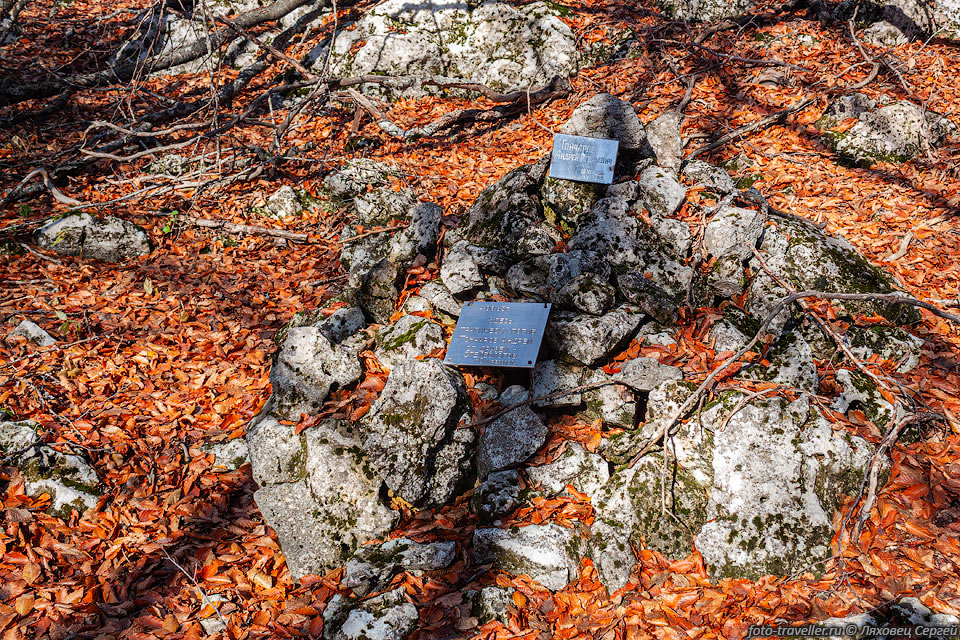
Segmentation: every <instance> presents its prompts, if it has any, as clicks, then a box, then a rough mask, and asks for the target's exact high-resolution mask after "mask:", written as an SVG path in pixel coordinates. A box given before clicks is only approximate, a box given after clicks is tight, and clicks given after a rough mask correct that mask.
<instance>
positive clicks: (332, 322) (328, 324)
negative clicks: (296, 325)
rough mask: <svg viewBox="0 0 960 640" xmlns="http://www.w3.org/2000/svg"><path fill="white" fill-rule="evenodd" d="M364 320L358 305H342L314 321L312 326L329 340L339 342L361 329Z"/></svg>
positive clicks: (332, 342) (334, 342) (333, 342)
mask: <svg viewBox="0 0 960 640" xmlns="http://www.w3.org/2000/svg"><path fill="white" fill-rule="evenodd" d="M365 324H366V321H365V320H364V318H363V310H362V309H360V307H343V308H341V309H337V310H336V311H334V312H333V313H332V314H330V315H329V316H327V317H326V318H324V319H323V320H320V321H319V322H317V323H315V324H314V326H315V327H316V328H317V329H318V330H319V331H320V333H322V334H323V335H324V337H325V338H326V339H327V340H329V341H330V342H331V344H340V343H341V342H343V341H344V340H346V339H347V338H349V337H350V336H352V335H354V334H355V333H357V331H360V329H363V327H364V325H365Z"/></svg>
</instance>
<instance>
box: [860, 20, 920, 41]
mask: <svg viewBox="0 0 960 640" xmlns="http://www.w3.org/2000/svg"><path fill="white" fill-rule="evenodd" d="M860 39H861V40H863V41H864V42H866V43H867V44H872V45H874V46H877V47H899V46H900V45H902V44H907V43H908V42H910V38H908V37H907V36H906V35H904V33H903V31H901V30H900V29H898V28H897V27H896V26H894V25H892V24H890V23H889V22H885V21H880V22H874V23H873V24H872V25H870V26H869V27H867V28H866V29H864V30H863V31H862V32H861V33H860Z"/></svg>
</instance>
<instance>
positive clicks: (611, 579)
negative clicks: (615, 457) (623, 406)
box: [591, 382, 873, 591]
mask: <svg viewBox="0 0 960 640" xmlns="http://www.w3.org/2000/svg"><path fill="white" fill-rule="evenodd" d="M689 393H690V389H689V385H687V384H686V383H679V382H668V383H665V384H664V385H661V387H658V388H657V389H656V390H655V391H654V392H651V394H650V397H649V399H648V410H647V423H646V424H645V425H644V427H642V429H640V430H639V431H640V433H638V434H636V435H635V436H632V435H631V434H630V433H629V432H624V433H623V434H621V437H620V439H623V440H628V441H629V440H631V439H632V441H634V442H636V443H637V446H643V443H644V442H646V441H647V440H646V439H647V438H649V437H651V436H652V435H653V434H655V433H656V432H657V430H658V428H659V426H660V424H661V422H660V421H661V420H665V419H669V417H670V416H671V415H673V414H674V413H675V411H676V408H677V407H678V406H679V405H680V404H681V403H682V402H683V399H684V398H685V397H686V395H687V394H689ZM743 397H744V396H743V394H741V393H739V392H725V393H722V394H720V395H719V396H718V397H717V399H716V400H714V401H713V402H711V403H709V404H708V405H706V406H705V407H704V409H703V411H702V412H701V414H700V419H699V421H691V422H690V423H687V424H685V425H683V426H681V427H680V428H679V429H678V430H677V432H676V433H675V434H674V435H673V437H672V438H671V444H670V453H671V456H670V464H669V466H668V475H667V477H668V479H669V482H670V487H669V490H668V492H667V501H668V504H667V506H668V508H670V509H671V510H672V511H673V513H674V514H675V515H676V516H677V517H678V518H679V519H680V520H681V521H682V522H683V523H684V525H686V526H681V525H679V524H677V521H676V520H674V519H672V518H662V517H661V515H660V507H661V501H662V496H661V492H660V483H661V479H662V472H663V470H662V467H663V458H662V454H661V452H660V451H658V450H656V449H655V450H654V451H652V452H651V453H649V454H647V455H645V456H644V457H643V458H641V459H640V460H639V461H638V462H637V463H636V464H635V465H634V466H633V467H628V468H624V469H622V470H620V471H618V472H617V473H615V474H614V475H613V476H611V478H610V480H609V481H608V482H607V484H606V486H605V487H604V488H603V489H602V490H601V491H600V492H599V495H597V496H595V497H594V500H593V503H594V507H595V509H596V515H595V522H594V525H593V528H592V532H593V541H592V543H591V544H592V557H593V559H594V564H595V565H596V566H597V569H598V571H599V572H600V576H601V578H602V579H603V580H604V583H605V584H606V585H607V587H608V589H610V590H611V591H613V590H615V589H619V588H620V587H622V586H623V585H624V584H626V582H627V580H628V578H629V576H630V573H631V569H632V567H633V564H634V556H633V552H632V550H631V549H630V545H631V544H633V545H637V544H639V542H640V540H641V538H642V539H644V540H646V544H647V545H648V546H649V547H650V548H653V549H656V550H657V551H660V552H661V553H664V554H665V555H667V556H671V557H683V556H686V555H687V554H689V552H690V549H691V544H692V543H693V541H694V538H695V540H696V546H697V549H698V550H699V551H700V552H701V553H702V554H703V556H704V558H705V560H706V561H707V564H708V568H709V569H710V572H711V575H712V576H714V577H721V576H723V577H748V578H756V577H759V576H761V575H766V574H768V573H773V574H776V575H787V574H789V573H791V572H792V571H795V570H798V569H805V568H807V567H809V566H810V563H811V561H815V559H816V558H821V559H822V558H825V557H827V556H828V555H829V551H830V549H829V546H830V539H831V537H832V533H833V532H832V530H831V528H830V521H831V517H832V514H833V512H834V511H835V510H836V509H837V508H838V507H839V505H840V504H841V502H842V496H843V495H849V494H855V493H856V491H857V490H858V488H859V484H860V481H861V480H862V478H863V473H864V470H865V468H866V464H867V461H868V460H869V459H870V456H871V455H872V452H873V451H872V447H871V446H870V445H869V444H868V443H867V442H866V441H864V440H862V439H860V438H858V437H855V436H851V435H849V434H847V433H845V432H843V431H839V432H837V431H834V430H833V428H832V426H831V424H830V423H829V422H828V421H827V420H826V419H825V418H824V417H823V416H822V415H821V414H820V413H819V412H818V411H817V410H816V409H814V408H812V407H811V406H810V404H809V402H808V401H807V400H806V399H800V400H797V401H795V402H793V403H788V402H787V401H786V400H784V399H782V398H764V399H755V400H752V401H751V402H749V403H748V404H747V405H746V406H743V407H741V408H740V409H739V410H738V411H737V412H736V413H733V414H732V415H731V411H732V410H733V408H734V407H736V406H738V404H739V403H740V400H741V399H742V398H743ZM701 425H702V426H701ZM721 425H723V429H720V428H719V427H720V426H721ZM609 446H611V445H608V447H609ZM604 456H605V457H606V456H607V452H606V451H605V452H604ZM629 457H630V456H625V458H621V459H629ZM691 533H692V535H691Z"/></svg>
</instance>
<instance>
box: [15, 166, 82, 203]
mask: <svg viewBox="0 0 960 640" xmlns="http://www.w3.org/2000/svg"><path fill="white" fill-rule="evenodd" d="M36 177H39V178H40V180H41V184H42V185H43V188H44V189H46V190H48V191H49V192H50V195H52V196H53V199H54V200H56V201H57V202H59V203H60V204H69V205H73V206H79V205H82V204H83V203H82V202H80V201H79V200H76V199H74V198H71V197H70V196H67V195H64V194H63V192H62V191H60V190H59V189H57V187H56V185H54V184H53V181H51V180H50V174H48V173H47V170H46V169H44V168H43V167H39V168H37V169H33V170H32V171H30V173H28V174H27V175H26V176H24V178H23V180H21V181H20V184H18V185H17V186H16V187H14V188H13V189H11V190H10V193H9V194H7V197H5V198H4V199H3V200H0V209H2V208H4V207H5V206H7V205H8V204H9V203H10V202H11V201H12V198H11V196H13V194H14V193H16V192H17V190H18V189H22V187H23V186H24V185H25V184H27V183H28V182H30V181H31V180H32V179H33V178H36Z"/></svg>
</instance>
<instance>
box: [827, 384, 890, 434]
mask: <svg viewBox="0 0 960 640" xmlns="http://www.w3.org/2000/svg"><path fill="white" fill-rule="evenodd" d="M836 380H837V383H839V384H840V386H841V387H842V388H843V391H842V392H840V395H839V396H837V399H836V400H835V401H834V403H833V408H834V409H836V410H837V411H839V412H841V413H846V412H847V411H849V410H850V409H851V408H853V407H856V408H858V409H860V410H861V411H863V414H864V415H865V416H866V418H867V420H869V421H871V422H873V424H875V425H877V426H878V427H879V428H881V429H883V430H884V431H886V429H887V425H888V424H890V423H891V421H892V420H894V419H900V418H901V417H903V411H904V409H903V406H902V405H900V404H899V403H897V404H896V405H893V404H890V402H889V401H887V399H886V398H884V397H883V395H882V394H881V393H880V390H879V389H878V388H877V384H876V383H875V382H874V381H873V380H871V379H870V378H868V377H867V376H865V375H864V374H862V373H860V372H859V371H851V370H850V369H840V370H839V371H837V375H836Z"/></svg>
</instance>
